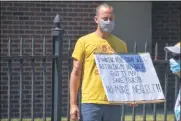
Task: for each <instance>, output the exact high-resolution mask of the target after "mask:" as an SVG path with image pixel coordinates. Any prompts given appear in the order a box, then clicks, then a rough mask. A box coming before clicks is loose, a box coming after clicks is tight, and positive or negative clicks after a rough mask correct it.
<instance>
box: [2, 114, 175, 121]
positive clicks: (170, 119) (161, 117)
mask: <svg viewBox="0 0 181 121" xmlns="http://www.w3.org/2000/svg"><path fill="white" fill-rule="evenodd" d="M156 119H157V120H156V121H163V120H164V115H161V114H157V117H156ZM142 120H143V115H136V120H135V121H142ZM1 121H8V120H7V119H1ZM11 121H19V119H18V118H12V119H11ZM23 121H31V119H30V118H24V119H23ZM34 121H43V119H42V118H35V119H34ZM46 121H51V118H46ZM61 121H67V118H65V117H64V118H62V120H61ZM125 121H132V115H126V116H125ZM146 121H153V115H146ZM167 121H174V115H173V114H169V115H167Z"/></svg>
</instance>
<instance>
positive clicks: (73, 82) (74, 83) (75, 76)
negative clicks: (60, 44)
mask: <svg viewBox="0 0 181 121" xmlns="http://www.w3.org/2000/svg"><path fill="white" fill-rule="evenodd" d="M81 72H82V63H81V62H80V61H78V60H76V59H74V60H73V69H72V72H71V76H70V106H71V105H77V96H78V90H79V86H80V79H81Z"/></svg>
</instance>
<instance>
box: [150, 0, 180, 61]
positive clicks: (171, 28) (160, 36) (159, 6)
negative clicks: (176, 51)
mask: <svg viewBox="0 0 181 121" xmlns="http://www.w3.org/2000/svg"><path fill="white" fill-rule="evenodd" d="M180 21H181V2H180V1H179V2H168V1H166V2H152V40H153V42H152V43H153V46H152V47H154V46H155V43H156V42H157V43H158V46H159V48H158V59H164V50H163V48H164V47H165V45H166V43H168V44H169V45H175V44H176V43H177V42H178V41H180V40H181V32H180V28H181V24H180ZM153 51H154V50H153Z"/></svg>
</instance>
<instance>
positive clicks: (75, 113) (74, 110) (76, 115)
mask: <svg viewBox="0 0 181 121" xmlns="http://www.w3.org/2000/svg"><path fill="white" fill-rule="evenodd" d="M70 119H71V120H73V121H76V120H80V111H79V108H78V106H77V105H71V106H70Z"/></svg>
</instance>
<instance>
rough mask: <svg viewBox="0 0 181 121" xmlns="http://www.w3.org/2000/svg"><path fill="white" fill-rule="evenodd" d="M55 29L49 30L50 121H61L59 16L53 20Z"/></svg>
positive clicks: (60, 31)
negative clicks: (51, 52) (51, 55)
mask: <svg viewBox="0 0 181 121" xmlns="http://www.w3.org/2000/svg"><path fill="white" fill-rule="evenodd" d="M53 22H54V24H55V28H54V29H52V30H51V35H52V39H53V55H54V56H56V57H55V58H53V62H52V118H51V120H52V121H61V116H62V114H61V110H60V108H61V94H62V93H61V91H62V90H61V88H62V57H61V55H62V41H63V29H62V28H61V27H60V24H61V21H60V15H59V14H57V15H56V16H55V18H54V21H53Z"/></svg>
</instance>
